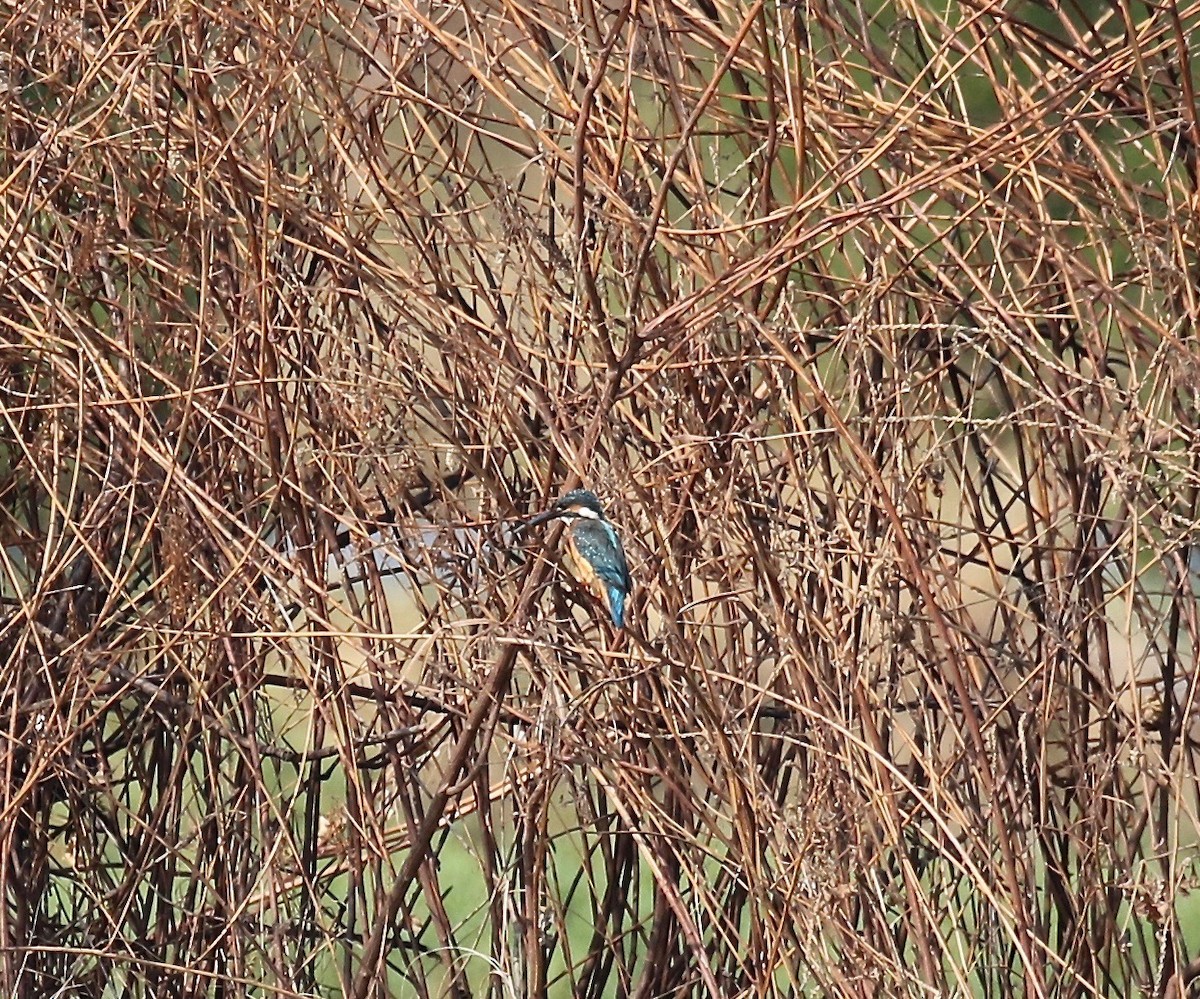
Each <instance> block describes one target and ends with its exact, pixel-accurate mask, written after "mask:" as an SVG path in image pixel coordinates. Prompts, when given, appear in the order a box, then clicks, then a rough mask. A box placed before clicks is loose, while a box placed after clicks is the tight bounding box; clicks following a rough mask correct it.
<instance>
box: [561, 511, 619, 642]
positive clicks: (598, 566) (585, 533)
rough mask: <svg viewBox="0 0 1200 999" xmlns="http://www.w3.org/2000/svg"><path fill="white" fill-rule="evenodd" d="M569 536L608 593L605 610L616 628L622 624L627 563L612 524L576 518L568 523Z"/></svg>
mask: <svg viewBox="0 0 1200 999" xmlns="http://www.w3.org/2000/svg"><path fill="white" fill-rule="evenodd" d="M570 531H571V539H572V541H573V542H574V545H575V549H576V551H578V552H579V555H580V557H581V558H583V559H584V560H586V561H587V563H588V564H589V565H590V566H591V567H592V568H593V569H594V570H595V572H596V575H597V576H598V577H599V579H600V581H601V582H602V583H603V584H604V588H605V592H606V593H607V595H608V611H609V613H610V614H611V615H612V620H613V624H615V625H616V626H617V627H618V628H620V627H623V626H624V624H625V598H626V596H628V594H629V589H630V585H631V584H630V579H629V565H628V563H627V562H626V561H625V550H624V549H623V548H622V547H621V539H620V538H619V537H617V532H616V531H615V530H614V529H613V526H612V524H610V523H608V521H605V520H591V519H589V518H587V517H578V518H576V519H575V520H574V521H572V523H571V525H570Z"/></svg>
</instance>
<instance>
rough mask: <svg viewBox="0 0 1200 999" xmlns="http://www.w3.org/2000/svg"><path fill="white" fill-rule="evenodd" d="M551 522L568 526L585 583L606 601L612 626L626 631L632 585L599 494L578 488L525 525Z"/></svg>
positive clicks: (570, 544) (570, 546)
mask: <svg viewBox="0 0 1200 999" xmlns="http://www.w3.org/2000/svg"><path fill="white" fill-rule="evenodd" d="M548 520H561V521H563V522H565V523H566V525H567V547H568V549H569V550H570V552H571V561H572V562H574V563H575V571H576V572H577V573H578V575H579V578H580V580H581V581H582V582H583V584H584V585H585V586H587V587H588V588H589V589H591V590H592V591H593V592H594V593H595V594H596V595H597V596H598V597H599V598H600V599H601V600H602V601H604V606H605V607H607V608H608V613H609V615H610V616H611V617H612V622H613V624H614V625H616V626H617V627H618V628H623V627H624V626H625V600H626V598H627V597H628V596H629V591H630V589H631V588H632V586H633V584H632V582H631V580H630V578H629V565H628V563H626V561H625V549H624V548H622V547H621V539H620V538H619V537H617V532H616V529H615V528H614V527H613V525H612V522H611V521H610V520H609V519H608V518H607V517H606V516H604V508H603V507H601V506H600V501H599V500H598V499H596V494H595V493H590V492H588V491H587V490H586V489H575V490H573V491H571V492H569V493H567V494H566V495H565V496H564V497H563V498H562V499H560V500H559V501H558V502H557V503H555V504H554V506H552V507H551V508H550V509H549V510H547V511H546V512H545V513H539V514H538V515H537V516H536V517H534V518H533V519H532V520H530V521H529V523H528V524H527V525H526V526H527V527H533V526H534V525H535V524H544V523H545V522H546V521H548Z"/></svg>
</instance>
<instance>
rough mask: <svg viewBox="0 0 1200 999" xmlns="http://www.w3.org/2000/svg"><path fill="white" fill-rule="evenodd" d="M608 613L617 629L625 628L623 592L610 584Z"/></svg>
mask: <svg viewBox="0 0 1200 999" xmlns="http://www.w3.org/2000/svg"><path fill="white" fill-rule="evenodd" d="M608 612H609V613H610V614H611V615H612V621H613V624H615V625H616V626H617V627H618V628H623V627H625V591H624V590H622V589H621V588H620V587H619V586H612V585H611V584H610V585H609V587H608Z"/></svg>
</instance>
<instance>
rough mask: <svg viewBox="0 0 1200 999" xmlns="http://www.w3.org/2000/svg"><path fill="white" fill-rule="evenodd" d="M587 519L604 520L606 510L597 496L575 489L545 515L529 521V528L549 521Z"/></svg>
mask: <svg viewBox="0 0 1200 999" xmlns="http://www.w3.org/2000/svg"><path fill="white" fill-rule="evenodd" d="M576 517H586V518H588V519H589V520H604V508H603V507H602V506H600V501H599V500H598V499H596V494H595V493H592V492H588V490H586V489H573V490H571V492H569V493H567V494H566V495H565V496H563V498H562V499H560V500H559V501H558V502H557V503H555V504H554V506H552V507H551V508H550V509H549V510H547V511H546V512H545V513H539V514H538V515H537V516H536V517H534V518H533V519H532V520H530V521H529V523H528V524H527V525H526V526H527V527H533V526H534V525H535V524H543V523H545V522H546V521H547V520H574V519H575V518H576Z"/></svg>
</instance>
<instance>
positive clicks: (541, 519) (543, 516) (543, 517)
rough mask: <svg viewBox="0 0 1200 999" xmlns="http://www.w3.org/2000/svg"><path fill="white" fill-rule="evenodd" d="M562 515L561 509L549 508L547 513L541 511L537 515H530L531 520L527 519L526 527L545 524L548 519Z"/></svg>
mask: <svg viewBox="0 0 1200 999" xmlns="http://www.w3.org/2000/svg"><path fill="white" fill-rule="evenodd" d="M560 515H561V511H559V510H554V509H550V510H547V511H546V512H545V513H539V514H538V515H537V516H536V517H530V518H529V520H527V521H525V527H526V528H530V527H537V525H538V524H544V523H546V521H548V520H554V518H555V517H558V516H560Z"/></svg>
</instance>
